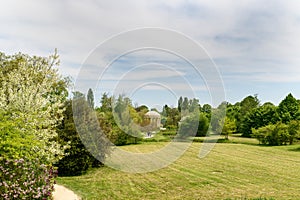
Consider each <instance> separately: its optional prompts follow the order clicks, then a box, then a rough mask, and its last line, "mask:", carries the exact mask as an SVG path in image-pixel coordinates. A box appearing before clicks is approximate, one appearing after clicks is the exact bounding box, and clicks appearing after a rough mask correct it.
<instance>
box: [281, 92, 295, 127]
mask: <svg viewBox="0 0 300 200" xmlns="http://www.w3.org/2000/svg"><path fill="white" fill-rule="evenodd" d="M278 114H279V117H280V119H281V121H282V122H283V123H288V122H290V121H291V120H298V119H299V118H300V111H299V102H298V101H297V99H295V98H294V97H293V95H292V94H291V93H290V94H288V95H287V96H286V97H285V99H283V100H282V101H281V102H280V103H279V105H278Z"/></svg>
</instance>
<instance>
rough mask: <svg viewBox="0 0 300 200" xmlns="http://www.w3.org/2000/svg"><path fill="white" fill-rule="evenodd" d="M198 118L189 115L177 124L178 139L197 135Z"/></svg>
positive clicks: (195, 115) (194, 115)
mask: <svg viewBox="0 0 300 200" xmlns="http://www.w3.org/2000/svg"><path fill="white" fill-rule="evenodd" d="M198 123H199V116H198V115H197V114H191V115H189V116H185V117H183V118H182V119H181V121H180V122H179V128H178V135H179V137H180V138H187V137H194V136H195V135H196V134H197V130H198Z"/></svg>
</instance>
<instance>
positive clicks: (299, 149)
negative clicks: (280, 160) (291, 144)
mask: <svg viewBox="0 0 300 200" xmlns="http://www.w3.org/2000/svg"><path fill="white" fill-rule="evenodd" d="M289 151H296V152H300V147H297V148H293V149H289Z"/></svg>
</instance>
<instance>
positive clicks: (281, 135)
mask: <svg viewBox="0 0 300 200" xmlns="http://www.w3.org/2000/svg"><path fill="white" fill-rule="evenodd" d="M252 132H253V136H254V137H256V138H257V139H258V140H259V141H260V142H261V143H262V144H267V145H273V146H274V145H275V146H277V145H283V144H287V143H288V142H289V140H290V137H291V135H290V133H289V129H288V125H286V124H284V123H282V122H278V123H277V124H270V125H267V126H264V127H261V128H258V129H252Z"/></svg>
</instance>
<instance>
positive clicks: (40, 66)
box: [0, 52, 68, 164]
mask: <svg viewBox="0 0 300 200" xmlns="http://www.w3.org/2000/svg"><path fill="white" fill-rule="evenodd" d="M58 65H59V59H58V55H57V53H56V52H55V53H54V55H51V56H49V57H48V58H45V57H37V56H32V57H31V56H29V55H25V54H22V53H18V54H15V55H11V56H9V55H5V54H4V53H1V52H0V114H1V115H0V117H1V118H2V119H0V120H1V121H5V122H8V121H9V122H10V123H7V124H8V125H9V126H10V127H11V128H10V130H14V132H16V131H17V132H18V133H19V134H17V135H16V137H9V135H8V134H9V132H8V131H7V128H8V127H7V126H4V125H3V126H2V128H1V127H0V136H1V145H0V155H1V156H2V157H7V158H13V159H15V158H18V155H16V154H13V155H10V154H9V153H11V149H13V148H14V147H16V148H20V146H22V145H25V146H26V148H25V149H26V151H27V150H28V148H27V147H29V146H30V148H29V149H30V150H29V151H30V153H29V154H30V155H34V157H33V158H39V159H40V160H41V161H42V162H44V163H45V164H50V163H53V162H55V161H57V160H58V159H60V158H62V156H63V151H64V148H65V147H62V146H61V145H59V144H58V142H56V140H55V139H56V137H57V133H56V131H55V127H56V126H57V124H59V123H60V121H61V120H62V117H63V115H62V112H63V110H64V108H63V103H64V101H65V100H66V97H67V95H68V94H67V90H66V86H67V81H66V80H64V79H63V78H62V77H61V76H60V75H59V74H58V71H57V69H55V66H58ZM11 122H12V123H11ZM22 134H23V135H26V137H28V138H31V140H32V141H31V142H28V141H24V142H22V141H19V140H18V139H21V135H22ZM17 136H20V137H19V138H17ZM23 138H24V137H23ZM16 142H17V144H16ZM18 142H19V144H18ZM23 149H24V148H23ZM18 152H20V151H18Z"/></svg>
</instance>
